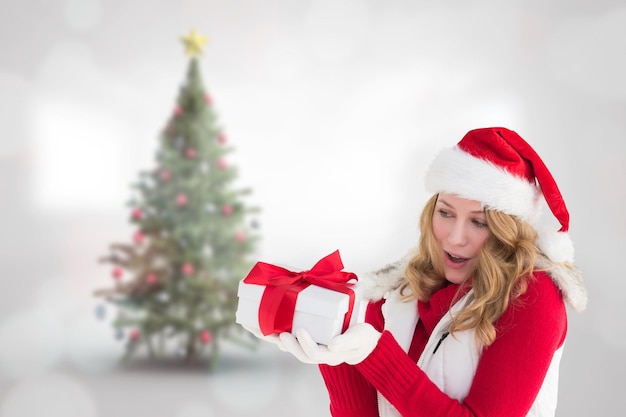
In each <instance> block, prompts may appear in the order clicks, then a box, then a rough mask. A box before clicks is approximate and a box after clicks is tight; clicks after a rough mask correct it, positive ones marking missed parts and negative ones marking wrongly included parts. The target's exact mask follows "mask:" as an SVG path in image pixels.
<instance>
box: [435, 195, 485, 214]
mask: <svg viewBox="0 0 626 417" xmlns="http://www.w3.org/2000/svg"><path fill="white" fill-rule="evenodd" d="M440 201H441V202H442V203H443V204H445V205H446V206H448V207H450V208H452V209H453V208H454V206H453V205H452V204H450V203H448V202H447V201H446V200H444V199H443V198H440V199H438V200H437V202H440ZM470 213H474V214H484V213H485V209H481V210H473V211H471V212H470Z"/></svg>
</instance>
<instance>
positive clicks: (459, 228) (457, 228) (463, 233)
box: [448, 221, 467, 246]
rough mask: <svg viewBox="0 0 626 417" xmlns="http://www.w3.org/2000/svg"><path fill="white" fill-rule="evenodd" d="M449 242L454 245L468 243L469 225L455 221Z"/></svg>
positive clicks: (449, 235)
mask: <svg viewBox="0 0 626 417" xmlns="http://www.w3.org/2000/svg"><path fill="white" fill-rule="evenodd" d="M448 242H450V244H451V245H454V246H464V245H465V244H466V243H467V225H466V224H465V223H464V222H462V221H456V222H454V224H453V225H452V228H451V229H450V233H449V234H448Z"/></svg>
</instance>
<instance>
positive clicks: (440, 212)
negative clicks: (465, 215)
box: [437, 209, 452, 217]
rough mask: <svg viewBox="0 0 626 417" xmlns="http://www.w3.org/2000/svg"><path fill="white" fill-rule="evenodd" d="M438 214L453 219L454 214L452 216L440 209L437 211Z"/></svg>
mask: <svg viewBox="0 0 626 417" xmlns="http://www.w3.org/2000/svg"><path fill="white" fill-rule="evenodd" d="M437 212H438V213H439V215H440V216H441V217H452V214H450V213H449V212H448V211H446V210H444V209H439V210H437Z"/></svg>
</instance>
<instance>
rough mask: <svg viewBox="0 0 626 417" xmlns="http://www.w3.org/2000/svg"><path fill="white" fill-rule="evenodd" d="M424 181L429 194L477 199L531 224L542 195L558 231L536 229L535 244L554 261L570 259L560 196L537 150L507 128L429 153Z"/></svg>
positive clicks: (467, 137) (486, 131)
mask: <svg viewBox="0 0 626 417" xmlns="http://www.w3.org/2000/svg"><path fill="white" fill-rule="evenodd" d="M425 182H426V189H427V190H428V191H429V192H433V193H438V192H445V193H451V194H456V195H458V196H460V197H463V198H467V199H470V200H476V201H480V202H481V203H482V204H483V207H486V208H489V209H493V210H498V211H501V212H503V213H507V214H510V215H513V216H516V217H519V218H520V219H522V220H524V221H527V222H528V223H530V224H531V225H533V226H534V227H536V228H538V227H537V226H538V222H539V217H540V211H541V198H542V197H543V199H544V200H545V202H546V203H547V205H548V207H549V208H550V210H551V212H552V214H553V215H554V217H555V218H556V220H557V221H558V222H559V224H560V226H561V227H560V229H559V230H558V231H557V230H546V229H541V228H538V229H539V230H538V233H539V238H538V240H537V246H538V247H539V248H540V249H541V250H542V251H543V253H544V254H545V255H546V256H547V257H548V258H549V259H550V260H552V261H554V262H563V261H570V262H571V261H573V260H574V247H573V245H572V241H571V240H570V238H569V235H568V230H569V212H568V211H567V207H566V206H565V201H563V196H562V195H561V192H560V191H559V188H558V187H557V184H556V182H555V181H554V178H553V177H552V174H551V173H550V171H549V170H548V168H547V167H546V165H545V164H544V163H543V161H542V160H541V158H540V157H539V155H538V154H537V152H535V150H534V149H533V148H532V147H531V146H530V145H529V144H528V143H526V141H524V139H522V138H521V136H519V135H518V134H517V133H515V132H513V131H512V130H509V129H506V128H503V127H492V128H483V129H475V130H471V131H469V132H468V133H467V134H466V135H465V136H464V137H463V139H461V141H460V142H459V143H458V144H457V145H456V146H454V147H453V148H449V149H444V150H443V151H441V152H440V153H439V154H438V155H437V156H436V157H435V159H434V160H433V162H432V163H431V165H430V168H429V169H428V171H427V173H426V178H425Z"/></svg>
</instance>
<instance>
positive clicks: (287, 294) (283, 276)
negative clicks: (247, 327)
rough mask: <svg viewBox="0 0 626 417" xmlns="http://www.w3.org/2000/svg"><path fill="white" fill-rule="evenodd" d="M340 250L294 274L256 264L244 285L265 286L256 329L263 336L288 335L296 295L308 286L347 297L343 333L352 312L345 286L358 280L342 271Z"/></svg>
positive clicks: (353, 297) (282, 269)
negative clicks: (325, 289) (336, 292)
mask: <svg viewBox="0 0 626 417" xmlns="http://www.w3.org/2000/svg"><path fill="white" fill-rule="evenodd" d="M342 269H343V262H341V257H340V256H339V251H335V252H333V253H331V254H330V255H328V256H326V257H324V258H322V259H321V260H319V261H318V262H317V263H316V264H315V266H313V268H311V269H310V270H308V271H302V272H293V271H289V270H288V269H285V268H282V267H280V266H276V265H271V264H267V263H265V262H257V263H256V264H255V265H254V267H252V270H250V272H249V273H248V276H246V278H244V280H243V282H245V283H246V284H259V285H265V286H266V287H265V290H264V291H263V296H262V297H261V304H260V306H259V327H260V330H261V333H263V334H264V335H266V336H267V335H268V334H273V333H282V332H291V325H292V322H293V315H294V312H295V310H296V299H297V298H298V293H299V292H300V291H302V290H303V289H305V288H306V287H308V286H309V285H311V284H313V285H317V286H318V287H322V288H327V289H329V290H333V291H338V292H341V293H344V294H347V295H348V296H349V297H350V302H349V306H348V312H347V313H346V315H345V317H344V320H343V330H342V331H345V330H346V329H347V328H348V325H349V324H350V318H351V317H352V310H353V309H354V302H355V296H354V291H353V290H351V289H350V288H348V286H347V285H346V284H347V282H348V281H350V280H351V279H355V280H358V278H357V276H356V275H355V274H354V273H352V272H343V271H341V270H342Z"/></svg>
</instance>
